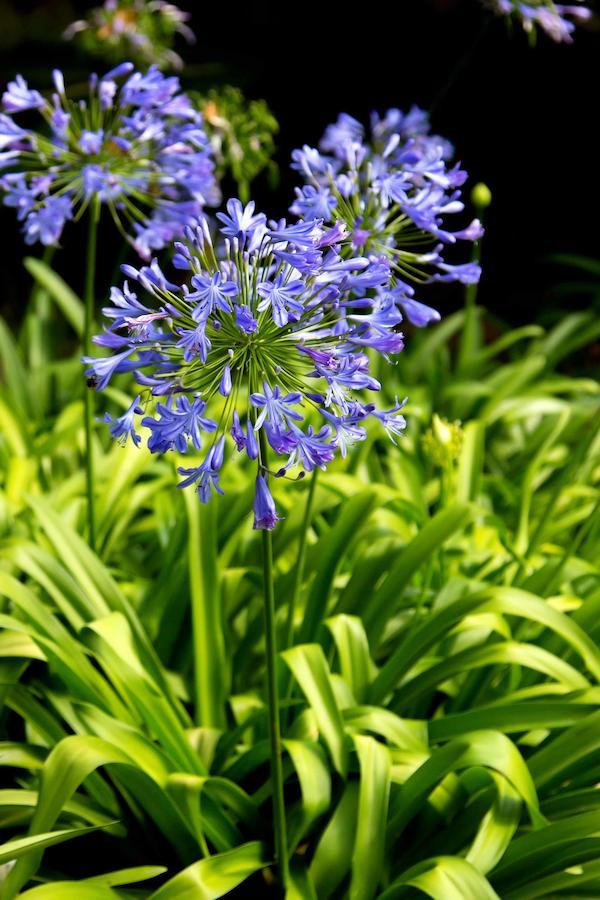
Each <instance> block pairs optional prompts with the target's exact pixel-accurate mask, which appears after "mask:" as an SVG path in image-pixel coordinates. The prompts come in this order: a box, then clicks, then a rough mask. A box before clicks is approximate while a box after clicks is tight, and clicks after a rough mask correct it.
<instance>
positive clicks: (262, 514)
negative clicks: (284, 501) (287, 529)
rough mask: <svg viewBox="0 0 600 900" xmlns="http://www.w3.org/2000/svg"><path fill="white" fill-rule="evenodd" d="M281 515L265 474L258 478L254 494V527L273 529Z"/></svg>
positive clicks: (266, 529)
mask: <svg viewBox="0 0 600 900" xmlns="http://www.w3.org/2000/svg"><path fill="white" fill-rule="evenodd" d="M279 521H281V517H280V516H278V515H277V510H276V508H275V501H274V500H273V497H272V495H271V492H270V490H269V488H268V487H267V482H266V481H265V478H264V476H263V475H259V476H258V477H257V479H256V491H255V494H254V528H255V530H262V531H272V530H273V529H274V528H275V526H276V525H277V523H278V522H279Z"/></svg>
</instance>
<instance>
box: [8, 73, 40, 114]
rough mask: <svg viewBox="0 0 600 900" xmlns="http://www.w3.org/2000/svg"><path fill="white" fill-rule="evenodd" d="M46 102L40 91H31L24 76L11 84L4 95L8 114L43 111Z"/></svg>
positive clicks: (19, 76)
mask: <svg viewBox="0 0 600 900" xmlns="http://www.w3.org/2000/svg"><path fill="white" fill-rule="evenodd" d="M44 104H45V101H44V98H43V97H42V95H41V94H40V93H39V91H34V90H31V89H30V88H29V86H28V84H27V82H26V81H25V79H24V78H23V76H22V75H17V77H16V79H15V80H14V81H11V82H9V84H8V87H7V89H6V90H5V91H4V94H3V95H2V105H3V106H4V109H5V110H6V111H7V112H10V113H15V112H24V111H25V110H26V109H41V107H42V106H44Z"/></svg>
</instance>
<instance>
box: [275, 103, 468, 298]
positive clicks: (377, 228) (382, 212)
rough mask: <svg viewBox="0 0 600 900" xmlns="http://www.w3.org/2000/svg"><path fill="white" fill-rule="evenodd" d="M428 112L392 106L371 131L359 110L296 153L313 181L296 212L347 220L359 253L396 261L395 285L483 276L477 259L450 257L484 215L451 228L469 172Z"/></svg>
mask: <svg viewBox="0 0 600 900" xmlns="http://www.w3.org/2000/svg"><path fill="white" fill-rule="evenodd" d="M429 127H430V126H429V120H428V117H427V114H426V113H425V112H423V111H422V110H420V109H418V108H417V107H413V109H411V110H410V112H408V113H407V114H404V113H402V112H401V111H400V110H398V109H390V110H388V112H387V113H386V114H385V116H383V117H382V118H381V117H379V116H378V115H376V114H374V115H373V116H372V118H371V128H370V135H369V136H368V138H367V136H366V133H365V129H364V128H363V126H362V124H361V123H360V122H358V121H357V120H356V119H354V118H352V116H349V115H346V114H342V115H340V117H339V118H338V120H337V122H335V123H334V124H332V125H330V126H329V127H328V128H327V129H326V131H325V134H324V136H323V138H322V140H321V142H320V144H319V148H318V149H317V148H313V147H309V146H306V145H305V146H304V147H303V148H302V149H300V150H295V151H294V153H293V154H292V156H293V163H292V168H294V169H296V170H297V171H298V172H299V173H300V174H301V175H302V176H303V177H304V179H305V181H306V184H305V185H304V186H303V187H301V188H297V189H296V200H295V202H294V204H293V206H292V207H291V211H292V212H293V213H294V214H296V215H298V216H300V217H302V218H303V219H304V220H306V221H310V220H313V219H322V220H323V221H324V222H327V223H333V222H339V223H343V224H344V225H345V227H346V228H347V229H348V232H349V235H350V241H351V246H352V248H353V251H354V252H361V253H364V254H367V255H370V256H378V257H380V258H381V259H384V260H386V261H387V263H388V264H389V268H390V278H391V282H390V283H391V284H392V286H393V285H394V284H397V283H398V284H400V285H401V286H402V289H403V290H404V291H405V293H409V292H410V291H411V290H412V289H411V288H409V287H408V285H409V283H411V282H412V283H423V282H426V281H460V282H462V283H463V284H472V283H475V282H477V281H478V280H479V277H480V268H479V266H478V265H477V264H475V263H460V264H458V265H457V264H453V263H450V262H449V261H448V260H447V258H446V251H447V249H448V248H449V247H451V246H452V245H454V244H456V243H457V241H475V240H477V239H478V238H480V237H481V235H482V233H483V229H482V227H481V224H480V222H479V221H478V220H474V221H472V222H471V223H470V224H469V225H467V226H466V227H462V228H457V229H456V230H451V227H450V225H449V224H448V219H449V218H450V217H451V216H453V215H455V214H457V213H462V211H463V209H464V204H463V202H462V200H461V190H460V188H461V185H463V184H464V182H465V180H466V178H467V174H466V172H465V171H464V170H463V169H461V168H460V165H459V164H458V163H456V164H452V162H451V159H452V155H453V150H452V146H451V145H450V144H449V143H448V141H446V140H444V139H443V138H440V137H438V136H437V135H432V134H430V133H429Z"/></svg>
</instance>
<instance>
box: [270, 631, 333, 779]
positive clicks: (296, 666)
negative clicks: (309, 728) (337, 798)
mask: <svg viewBox="0 0 600 900" xmlns="http://www.w3.org/2000/svg"><path fill="white" fill-rule="evenodd" d="M282 656H283V659H284V660H285V662H286V663H287V664H288V666H289V667H290V669H291V670H292V673H293V675H294V678H295V679H296V681H297V682H298V684H299V685H300V687H301V688H302V692H303V693H304V696H305V697H306V699H307V701H308V703H309V704H310V706H311V708H312V710H313V712H314V714H315V718H316V720H317V726H318V728H319V732H320V733H321V736H322V738H323V740H324V741H325V744H326V745H327V748H328V750H329V753H330V754H331V758H332V760H333V764H334V766H335V768H336V769H337V771H338V772H339V773H340V775H342V776H345V775H346V772H347V771H348V743H347V738H346V735H345V733H344V723H343V720H342V716H341V713H340V711H339V709H338V706H337V704H336V702H335V694H334V690H333V685H332V682H331V673H330V671H329V668H328V666H327V661H326V659H325V655H324V653H323V649H322V648H321V646H320V645H319V644H301V645H299V646H297V647H292V648H291V649H290V650H286V651H285V652H284V653H282Z"/></svg>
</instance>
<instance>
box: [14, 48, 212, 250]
mask: <svg viewBox="0 0 600 900" xmlns="http://www.w3.org/2000/svg"><path fill="white" fill-rule="evenodd" d="M53 81H54V93H53V94H52V96H51V98H50V99H47V98H45V97H43V96H42V94H40V93H39V91H37V90H34V89H32V88H30V87H29V85H28V84H27V82H26V81H25V80H24V79H23V78H22V77H21V76H17V77H16V80H15V81H13V82H11V83H10V84H9V85H8V87H7V89H6V91H5V92H4V94H3V97H2V106H3V109H4V113H3V114H0V169H3V170H4V171H5V174H4V175H3V177H2V178H1V179H0V189H1V191H2V193H3V202H4V203H5V205H7V206H12V207H14V208H15V210H16V211H17V215H18V218H19V220H20V221H22V222H23V230H24V234H25V241H26V243H28V244H33V243H35V242H36V241H40V242H41V243H42V244H45V245H49V244H56V243H57V242H58V241H59V239H60V236H61V234H62V231H63V227H64V225H65V223H66V222H67V221H68V220H70V219H78V218H79V217H80V216H81V215H82V214H83V212H84V211H85V210H86V209H87V208H88V207H89V206H90V204H91V203H92V202H93V203H95V204H103V205H105V206H106V207H107V208H108V210H109V211H110V214H111V216H112V218H113V220H114V221H115V223H116V225H117V226H118V228H119V230H120V231H121V233H122V234H123V236H125V237H127V239H128V240H130V241H131V242H132V243H133V244H134V246H135V248H136V250H137V251H138V253H139V254H140V255H141V256H142V257H144V258H149V257H150V256H151V255H152V252H153V251H155V250H157V249H159V248H161V247H163V246H164V245H165V244H166V243H168V242H170V241H172V240H173V239H174V238H176V237H177V236H178V235H180V234H181V233H182V231H183V228H184V226H185V225H186V224H187V223H188V222H190V221H191V220H192V219H194V218H195V217H196V216H197V215H198V214H199V213H200V211H201V210H202V208H203V207H204V206H205V205H206V204H208V205H211V206H212V205H216V204H217V203H218V202H219V199H220V198H219V190H218V186H217V182H216V179H215V174H214V164H213V160H212V154H211V149H210V143H209V141H208V138H207V136H206V133H205V131H204V128H203V124H202V116H201V114H200V113H199V112H198V110H197V109H196V108H195V107H194V106H193V104H192V103H191V101H190V99H189V98H188V97H187V96H186V95H185V94H183V93H181V91H180V85H179V80H178V79H177V78H175V77H165V76H164V75H163V74H162V73H161V72H160V71H159V70H158V69H157V68H156V67H154V66H151V67H150V69H148V71H147V72H146V73H142V72H138V71H133V65H132V64H131V63H122V64H121V65H119V66H117V67H116V68H115V69H113V70H112V71H110V72H108V73H107V74H106V75H104V76H103V77H102V78H98V77H97V76H96V75H92V77H91V78H90V80H89V85H88V91H87V96H86V97H85V98H84V99H80V100H76V99H70V98H69V97H68V96H67V93H66V89H65V83H64V79H63V76H62V74H61V73H60V72H59V71H55V72H54V73H53ZM32 111H33V112H37V113H38V114H39V116H40V117H41V119H42V126H43V127H42V129H39V130H38V129H37V128H30V127H28V124H27V123H28V121H29V119H30V116H26V117H25V118H24V126H22V125H20V124H18V123H17V121H16V118H15V117H16V115H17V114H20V113H31V112H32Z"/></svg>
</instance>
